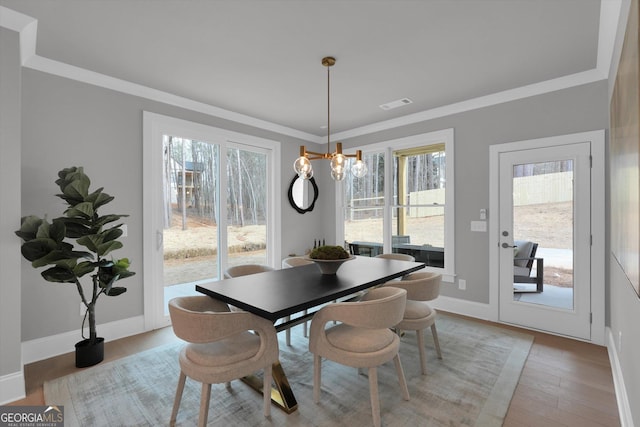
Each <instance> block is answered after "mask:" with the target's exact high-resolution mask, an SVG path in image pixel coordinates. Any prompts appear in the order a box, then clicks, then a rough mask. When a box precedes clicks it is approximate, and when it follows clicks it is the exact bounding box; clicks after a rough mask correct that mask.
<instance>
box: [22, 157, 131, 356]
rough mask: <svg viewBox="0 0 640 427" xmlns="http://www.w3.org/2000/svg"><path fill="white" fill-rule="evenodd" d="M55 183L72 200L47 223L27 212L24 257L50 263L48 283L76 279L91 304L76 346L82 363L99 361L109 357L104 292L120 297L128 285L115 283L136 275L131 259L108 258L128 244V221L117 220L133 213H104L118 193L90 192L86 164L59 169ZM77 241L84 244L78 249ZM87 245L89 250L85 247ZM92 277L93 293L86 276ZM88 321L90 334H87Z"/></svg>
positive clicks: (82, 295) (64, 197) (38, 265)
mask: <svg viewBox="0 0 640 427" xmlns="http://www.w3.org/2000/svg"><path fill="white" fill-rule="evenodd" d="M55 183H56V184H57V185H58V186H59V187H60V191H61V192H62V194H56V196H57V197H60V198H61V199H62V200H64V201H65V202H66V204H67V205H68V208H67V209H66V210H65V211H64V216H60V217H58V218H54V219H53V220H52V221H51V222H48V221H47V218H46V216H45V217H44V218H39V217H37V216H33V215H31V216H25V217H23V218H22V221H21V226H20V230H18V231H16V234H17V235H18V237H20V238H21V239H22V240H23V243H22V247H21V251H22V256H24V258H26V259H27V260H28V261H30V262H31V265H32V266H33V267H34V268H41V267H48V268H47V269H46V270H44V271H42V273H41V275H42V277H43V278H44V279H45V280H47V281H48V282H55V283H71V284H73V285H75V286H76V289H77V290H78V294H79V295H80V300H81V301H82V304H84V306H85V307H86V311H85V315H84V318H83V320H82V338H83V341H80V342H79V343H77V344H76V366H78V367H85V366H91V365H94V364H96V363H99V362H101V361H102V360H103V358H104V347H103V344H104V338H101V337H98V335H97V332H96V312H95V306H96V302H97V301H98V297H100V295H103V294H104V295H107V296H111V297H113V296H118V295H121V294H123V293H124V292H126V290H127V289H126V288H124V287H121V286H114V284H115V283H116V282H117V281H118V280H122V279H125V278H127V277H131V276H133V275H134V274H135V273H134V272H132V271H129V259H128V258H120V259H107V258H106V256H107V255H108V254H109V253H111V252H112V251H114V250H116V249H120V248H122V246H123V245H122V243H121V242H120V241H118V239H119V238H120V237H121V236H122V234H123V232H122V229H121V227H122V223H118V224H115V225H114V224H113V223H114V222H116V221H118V220H120V219H121V218H123V217H127V216H128V215H114V214H110V215H102V216H101V215H99V214H98V208H100V207H102V206H104V205H106V204H107V203H109V202H111V201H112V200H113V199H114V197H113V196H110V195H108V194H107V193H104V192H103V191H102V190H103V188H102V187H101V188H99V189H97V190H95V191H94V192H92V193H89V186H90V184H91V181H90V179H89V177H88V176H87V175H86V174H85V173H84V170H83V168H82V167H71V168H66V169H63V170H61V171H60V172H58V179H57V180H56V181H55ZM70 241H75V244H77V245H79V246H82V247H84V248H77V247H76V245H74V244H73V243H70ZM85 249H86V250H85ZM87 275H89V276H90V277H91V286H90V287H89V292H85V288H84V287H83V284H82V283H81V281H80V279H81V278H83V277H85V276H87ZM87 319H88V322H89V337H88V338H86V337H85V336H84V326H85V323H86V321H87Z"/></svg>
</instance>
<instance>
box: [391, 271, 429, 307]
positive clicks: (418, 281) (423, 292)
mask: <svg viewBox="0 0 640 427" xmlns="http://www.w3.org/2000/svg"><path fill="white" fill-rule="evenodd" d="M441 282H442V275H441V274H438V273H428V272H424V273H423V272H420V273H411V274H408V275H406V276H404V277H403V278H402V280H399V281H391V282H387V284H386V285H385V286H391V287H398V288H402V289H404V290H406V291H407V299H408V300H413V301H431V300H434V299H436V298H438V295H440V284H441Z"/></svg>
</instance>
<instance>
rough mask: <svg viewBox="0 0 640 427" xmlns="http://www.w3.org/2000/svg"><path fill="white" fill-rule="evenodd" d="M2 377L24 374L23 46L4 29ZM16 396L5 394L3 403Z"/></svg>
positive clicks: (0, 41)
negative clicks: (20, 231)
mask: <svg viewBox="0 0 640 427" xmlns="http://www.w3.org/2000/svg"><path fill="white" fill-rule="evenodd" d="M0 52H1V53H2V54H1V55H0V171H2V179H0V200H1V201H2V202H1V203H0V236H1V237H0V349H1V350H0V378H2V377H3V376H5V375H9V374H16V373H18V374H20V375H21V371H22V356H21V350H20V342H21V336H20V324H19V323H17V322H16V319H19V318H20V311H21V301H20V269H19V268H17V266H18V265H19V263H20V240H19V239H18V238H17V237H16V236H15V235H14V234H13V232H14V231H15V230H17V229H18V228H19V227H20V87H21V85H20V68H21V67H20V48H19V43H18V34H17V33H15V32H13V31H10V30H7V29H4V28H0ZM15 397H16V396H4V393H2V390H0V402H2V401H3V399H10V398H15Z"/></svg>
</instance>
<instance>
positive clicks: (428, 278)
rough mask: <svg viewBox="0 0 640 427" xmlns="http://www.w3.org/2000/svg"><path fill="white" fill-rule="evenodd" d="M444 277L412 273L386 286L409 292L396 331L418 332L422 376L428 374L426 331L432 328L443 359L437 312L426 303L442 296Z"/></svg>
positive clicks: (436, 274)
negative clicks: (437, 328)
mask: <svg viewBox="0 0 640 427" xmlns="http://www.w3.org/2000/svg"><path fill="white" fill-rule="evenodd" d="M441 280H442V275H440V274H438V273H411V274H408V275H406V276H404V277H403V278H402V280H399V281H395V280H394V281H390V282H387V283H386V284H385V286H390V287H395V288H402V289H404V290H406V291H407V305H406V308H405V311H404V317H403V319H402V321H401V322H399V323H398V324H397V325H396V331H397V332H398V333H400V332H401V331H416V335H417V338H418V351H419V353H420V364H421V367H422V374H423V375H426V373H427V356H426V350H425V345H424V331H425V330H426V329H427V328H428V327H431V334H432V335H433V343H434V345H435V348H436V352H437V354H438V358H439V359H442V352H441V351H440V342H439V341H438V331H437V330H436V315H437V313H436V310H435V309H433V308H431V307H430V306H429V305H428V304H427V303H426V302H425V301H431V300H434V299H436V298H437V297H438V295H439V294H440V282H441Z"/></svg>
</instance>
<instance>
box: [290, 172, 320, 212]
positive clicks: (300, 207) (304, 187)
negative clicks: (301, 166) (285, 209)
mask: <svg viewBox="0 0 640 427" xmlns="http://www.w3.org/2000/svg"><path fill="white" fill-rule="evenodd" d="M316 200H318V185H317V184H316V180H315V179H314V178H309V179H302V178H300V177H299V176H298V175H294V176H293V179H292V180H291V184H289V203H290V204H291V207H292V208H293V209H295V210H296V211H298V212H299V213H301V214H303V213H305V212H311V211H312V210H313V207H314V206H315V204H316Z"/></svg>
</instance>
